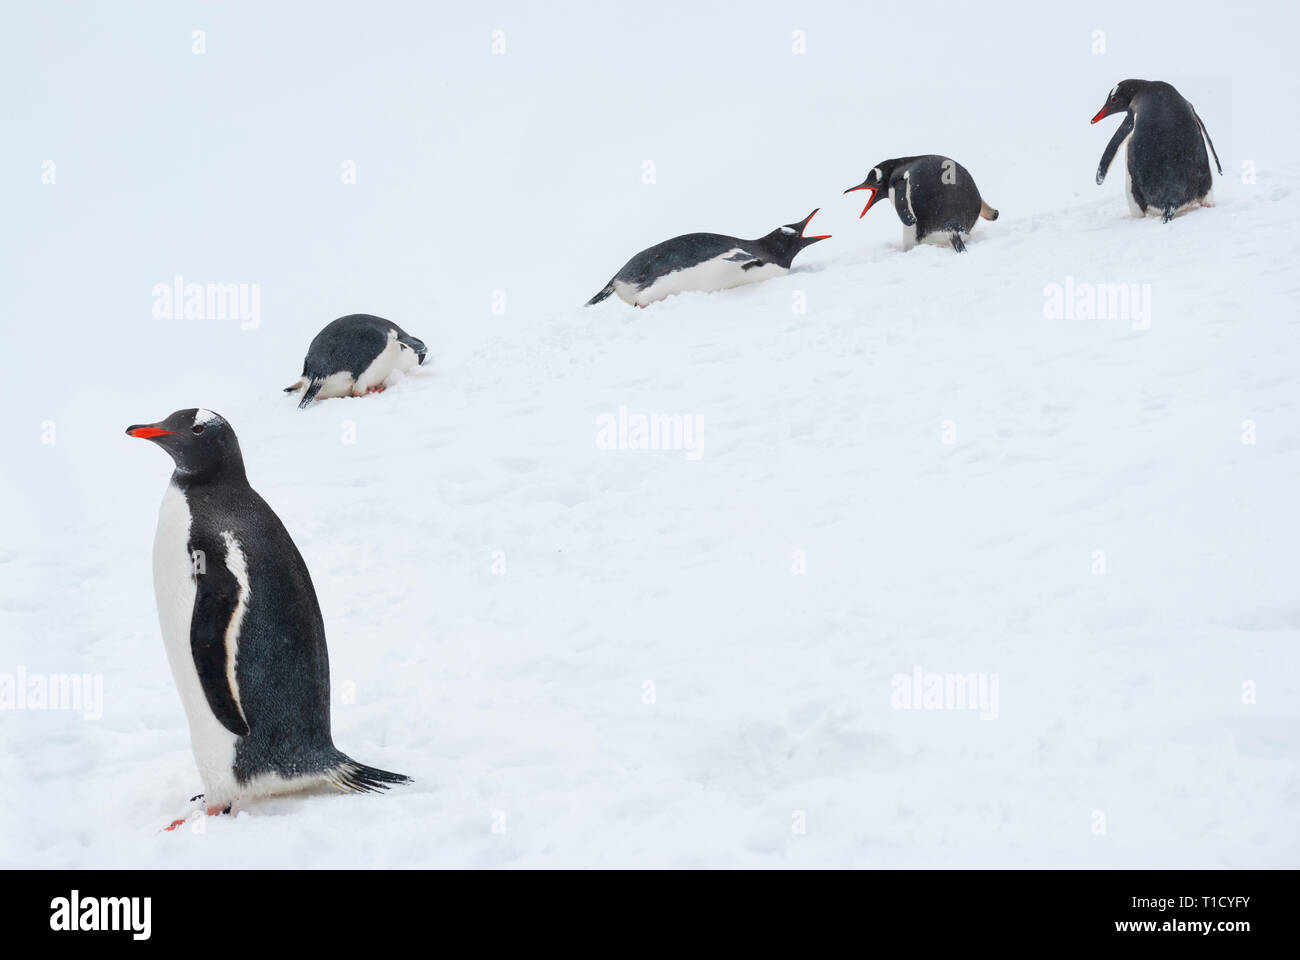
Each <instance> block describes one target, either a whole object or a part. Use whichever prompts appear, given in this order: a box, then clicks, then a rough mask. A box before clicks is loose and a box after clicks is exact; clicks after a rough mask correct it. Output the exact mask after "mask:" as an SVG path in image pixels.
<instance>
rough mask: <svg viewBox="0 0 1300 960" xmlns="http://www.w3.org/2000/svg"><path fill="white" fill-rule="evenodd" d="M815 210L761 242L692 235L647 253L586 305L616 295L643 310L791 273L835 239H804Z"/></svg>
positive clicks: (676, 239)
mask: <svg viewBox="0 0 1300 960" xmlns="http://www.w3.org/2000/svg"><path fill="white" fill-rule="evenodd" d="M816 214H817V211H816V210H814V211H813V212H812V213H810V214H808V216H806V217H804V218H803V219H802V220H800V221H798V222H796V223H787V224H786V225H785V226H783V227H777V228H776V229H775V230H773V231H772V232H771V233H769V234H767V235H766V236H762V237H759V238H758V239H757V240H741V239H739V238H737V237H729V236H726V235H725V234H721V233H687V234H683V235H682V236H680V237H673V238H672V239H671V240H665V241H664V242H663V243H657V244H655V245H654V246H653V247H648V248H646V249H645V250H642V251H641V252H640V253H638V254H637V255H636V256H635V257H633V258H632V259H631V260H629V261H628V262H627V263H625V264H623V267H622V269H620V270H619V271H618V273H616V274H614V278H613V279H612V280H610V281H609V283H607V284H605V286H604V288H603V289H602V290H601V291H600V292H599V293H598V294H596V295H595V296H594V297H592V298H591V299H590V300H588V301H587V304H586V305H587V306H591V305H592V304H593V303H600V301H602V300H604V299H605V298H606V297H608V296H609V295H610V294H611V293H616V294H618V296H619V299H621V300H623V301H624V302H625V303H630V304H634V305H635V306H638V307H644V306H646V305H647V304H650V303H654V302H655V301H656V300H662V299H663V298H664V297H670V296H672V295H673V294H674V293H685V292H686V291H688V290H693V291H698V292H701V293H712V292H713V291H715V290H726V289H728V288H730V287H738V286H741V285H742V284H746V283H755V282H757V281H759V280H766V279H768V278H769V277H777V276H781V275H782V274H785V273H789V272H790V265H791V264H792V263H793V262H794V258H795V257H796V256H798V254H799V252H800V251H801V250H803V249H804V248H805V247H807V246H810V245H811V244H814V243H816V242H817V241H818V240H829V239H830V234H829V233H826V234H821V235H819V236H805V235H804V230H805V229H806V228H807V227H808V223H809V222H810V221H811V220H812V218H813V217H814V216H816Z"/></svg>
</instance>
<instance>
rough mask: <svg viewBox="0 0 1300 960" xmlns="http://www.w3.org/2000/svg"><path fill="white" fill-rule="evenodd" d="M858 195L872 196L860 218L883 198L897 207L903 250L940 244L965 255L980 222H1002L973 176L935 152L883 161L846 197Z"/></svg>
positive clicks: (951, 160)
mask: <svg viewBox="0 0 1300 960" xmlns="http://www.w3.org/2000/svg"><path fill="white" fill-rule="evenodd" d="M857 190H868V191H870V192H871V196H870V198H869V199H868V200H867V205H866V206H865V207H863V208H862V213H860V214H859V215H858V217H859V219H861V218H862V217H865V216H866V215H867V211H868V210H870V209H871V208H872V207H873V206H875V203H876V201H877V200H879V199H881V198H882V197H887V198H888V199H889V200H890V201H891V202H892V203H893V204H894V210H895V211H896V212H897V213H898V219H899V220H902V221H903V228H904V229H903V249H904V250H910V249H912V247H914V246H916V245H917V244H918V243H937V244H939V245H941V246H949V245H950V246H951V247H952V248H953V249H954V250H956V251H957V252H958V253H962V252H964V251H965V249H966V244H965V241H967V240H969V239H970V232H971V230H973V229H974V227H975V222H976V221H977V220H978V219H979V218H980V217H983V218H984V219H985V220H996V219H997V218H998V212H997V211H996V210H994V209H993V208H992V207H990V206H989V205H988V204H987V203H985V202H984V198H983V197H981V196H980V191H979V187H977V186H975V179H974V177H972V176H971V175H970V171H968V170H967V169H966V168H965V167H963V166H962V165H961V164H960V163H958V162H957V161H956V160H953V159H951V158H949V157H941V156H939V155H938V154H935V153H931V154H926V155H924V156H917V157H898V158H897V159H894V160H882V161H881V162H880V163H878V164H876V165H875V166H874V167H872V168H871V172H870V173H868V174H867V178H866V179H865V180H863V181H862V182H861V183H860V184H858V185H857V186H856V187H849V189H847V190H845V191H844V192H845V193H853V192H855V191H857Z"/></svg>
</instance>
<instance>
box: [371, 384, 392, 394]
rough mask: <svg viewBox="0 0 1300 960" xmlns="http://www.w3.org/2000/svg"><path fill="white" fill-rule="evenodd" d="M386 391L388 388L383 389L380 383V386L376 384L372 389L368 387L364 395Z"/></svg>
mask: <svg viewBox="0 0 1300 960" xmlns="http://www.w3.org/2000/svg"><path fill="white" fill-rule="evenodd" d="M386 389H388V388H387V387H385V386H384V385H383V384H382V383H380V384H376V385H375V386H373V387H368V388H367V389H366V393H383V392H384V391H385V390H386Z"/></svg>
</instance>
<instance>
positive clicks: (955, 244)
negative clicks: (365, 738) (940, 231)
mask: <svg viewBox="0 0 1300 960" xmlns="http://www.w3.org/2000/svg"><path fill="white" fill-rule="evenodd" d="M950 239H951V240H952V248H953V249H954V250H956V251H957V252H958V253H965V252H966V244H964V243H962V242H961V234H960V233H955V232H954V233H953V235H952V237H951V238H950Z"/></svg>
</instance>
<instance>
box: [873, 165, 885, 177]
mask: <svg viewBox="0 0 1300 960" xmlns="http://www.w3.org/2000/svg"><path fill="white" fill-rule="evenodd" d="M871 175H872V176H874V177H875V178H876V179H877V180H879V179H880V178H881V177H883V176H884V174H883V173H881V172H880V168H879V167H872V168H871Z"/></svg>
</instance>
